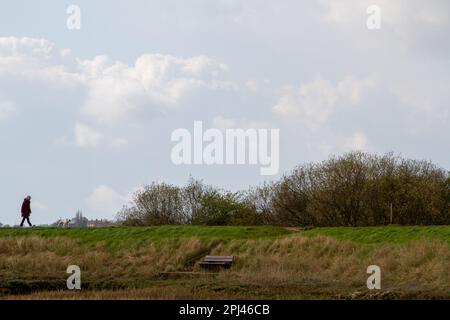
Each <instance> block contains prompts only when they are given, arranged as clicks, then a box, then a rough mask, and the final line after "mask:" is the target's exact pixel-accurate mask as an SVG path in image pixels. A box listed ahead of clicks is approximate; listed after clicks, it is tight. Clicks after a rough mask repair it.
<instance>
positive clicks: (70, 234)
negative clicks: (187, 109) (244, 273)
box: [0, 226, 450, 249]
mask: <svg viewBox="0 0 450 320" xmlns="http://www.w3.org/2000/svg"><path fill="white" fill-rule="evenodd" d="M298 234H301V235H305V236H309V237H316V236H330V237H333V238H336V239H338V240H350V241H355V242H358V243H366V244H378V243H393V244H394V243H399V244H401V243H405V242H410V241H414V240H420V239H435V240H443V241H449V242H450V226H430V227H418V226H412V227H401V226H388V227H358V228H343V227H338V228H315V229H311V230H307V231H295V230H288V229H286V228H281V227H268V226H264V227H203V226H161V227H112V228H98V229H89V228H86V229H62V228H31V229H28V228H26V229H18V228H4V229H0V237H28V236H36V237H43V238H51V237H67V238H69V239H72V240H75V241H77V242H78V243H80V244H82V245H88V246H93V247H95V246H96V245H98V244H102V245H105V247H107V248H109V249H119V248H126V247H129V246H140V245H144V244H145V243H148V242H153V243H156V244H158V243H160V242H161V241H164V242H167V241H177V240H178V239H180V238H192V237H196V238H198V239H200V240H201V241H202V242H209V241H210V240H213V239H221V240H236V239H261V238H280V237H285V236H289V235H298Z"/></svg>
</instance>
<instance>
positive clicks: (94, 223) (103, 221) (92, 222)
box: [87, 219, 114, 228]
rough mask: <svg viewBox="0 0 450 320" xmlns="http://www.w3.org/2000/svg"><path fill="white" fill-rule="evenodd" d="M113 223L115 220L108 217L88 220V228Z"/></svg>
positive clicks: (109, 225) (102, 226) (106, 225)
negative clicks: (107, 218)
mask: <svg viewBox="0 0 450 320" xmlns="http://www.w3.org/2000/svg"><path fill="white" fill-rule="evenodd" d="M113 225H114V222H113V221H109V220H106V219H100V220H99V219H95V220H88V222H87V227H88V228H106V227H111V226H113Z"/></svg>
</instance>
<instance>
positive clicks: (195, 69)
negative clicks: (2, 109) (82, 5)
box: [80, 54, 229, 123]
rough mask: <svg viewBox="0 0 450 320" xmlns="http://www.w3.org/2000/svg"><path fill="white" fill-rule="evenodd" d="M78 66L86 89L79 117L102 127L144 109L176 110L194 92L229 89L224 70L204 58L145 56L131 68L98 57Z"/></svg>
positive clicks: (214, 62)
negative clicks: (88, 119) (101, 124)
mask: <svg viewBox="0 0 450 320" xmlns="http://www.w3.org/2000/svg"><path fill="white" fill-rule="evenodd" d="M80 66H81V68H82V70H83V71H84V73H85V74H86V75H87V79H86V82H87V84H88V88H89V89H88V90H89V93H88V99H87V101H86V103H85V105H84V107H83V114H85V115H87V116H90V117H91V118H93V119H94V120H97V121H99V122H106V123H114V122H117V121H119V120H123V119H124V117H126V116H128V115H130V114H133V113H137V112H139V111H143V110H144V109H149V110H152V111H153V112H158V111H161V107H173V106H176V105H177V104H179V103H180V101H181V100H182V99H183V98H184V97H185V96H187V95H188V94H189V93H191V92H192V91H193V90H195V89H205V90H215V89H218V88H224V87H227V86H228V85H229V83H227V82H226V81H224V80H223V79H222V77H223V74H224V73H225V72H226V70H227V67H226V66H225V65H224V64H221V63H218V62H216V61H214V60H212V59H210V58H208V57H206V56H197V57H192V58H187V59H183V58H177V57H174V56H171V55H161V54H145V55H142V56H140V57H139V58H138V59H137V60H136V63H135V65H134V66H133V67H129V66H127V65H125V64H123V63H120V62H114V63H111V62H110V61H109V60H108V58H107V57H104V56H101V57H96V58H94V59H93V60H85V61H80Z"/></svg>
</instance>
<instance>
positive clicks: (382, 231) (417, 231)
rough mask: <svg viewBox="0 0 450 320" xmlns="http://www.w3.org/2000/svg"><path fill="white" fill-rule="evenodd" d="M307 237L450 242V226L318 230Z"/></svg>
mask: <svg viewBox="0 0 450 320" xmlns="http://www.w3.org/2000/svg"><path fill="white" fill-rule="evenodd" d="M303 234H304V235H307V236H311V237H314V236H319V235H323V236H330V237H333V238H336V239H339V240H350V241H355V242H359V243H367V244H378V243H392V244H395V243H398V244H402V243H406V242H411V241H415V240H421V239H434V240H443V241H448V242H450V226H427V227H419V226H412V227H401V226H387V227H358V228H317V229H311V230H308V231H305V232H304V233H303Z"/></svg>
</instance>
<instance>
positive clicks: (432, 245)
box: [0, 226, 450, 299]
mask: <svg viewBox="0 0 450 320" xmlns="http://www.w3.org/2000/svg"><path fill="white" fill-rule="evenodd" d="M206 254H214V255H235V256H236V257H237V260H236V263H235V265H234V266H233V267H232V268H231V269H230V270H227V271H221V272H218V273H215V272H208V271H204V270H201V269H200V268H199V267H198V261H199V260H200V258H201V257H202V256H204V255H206ZM71 264H75V265H79V266H80V268H81V270H82V288H83V290H81V292H69V291H67V290H65V281H66V278H67V277H68V275H67V274H66V273H65V270H66V268H67V266H68V265H71ZM373 264H375V265H379V266H380V267H381V270H382V290H381V291H379V292H376V293H374V292H373V291H369V290H368V289H367V287H366V279H367V277H368V275H367V274H366V269H367V267H368V266H369V265H373ZM449 269H450V227H449V226H444V227H395V226H392V227H376V228H318V229H312V230H307V231H302V230H295V229H285V228H272V227H152V228H105V229H51V228H46V229H40V228H35V229H0V298H1V297H3V298H67V299H72V298H74V299H76V298H112V299H115V298H130V299H135V298H148V299H196V298H213V299H214V298H215V299H222V298H231V299H235V298H238V299H239V298H256V299H258V298H268V299H309V298H313V299H322V298H332V299H347V298H444V299H450V274H449V272H448V270H449Z"/></svg>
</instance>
